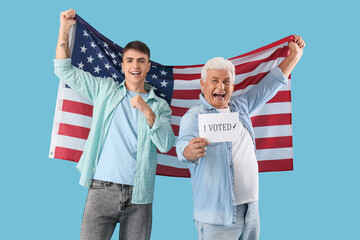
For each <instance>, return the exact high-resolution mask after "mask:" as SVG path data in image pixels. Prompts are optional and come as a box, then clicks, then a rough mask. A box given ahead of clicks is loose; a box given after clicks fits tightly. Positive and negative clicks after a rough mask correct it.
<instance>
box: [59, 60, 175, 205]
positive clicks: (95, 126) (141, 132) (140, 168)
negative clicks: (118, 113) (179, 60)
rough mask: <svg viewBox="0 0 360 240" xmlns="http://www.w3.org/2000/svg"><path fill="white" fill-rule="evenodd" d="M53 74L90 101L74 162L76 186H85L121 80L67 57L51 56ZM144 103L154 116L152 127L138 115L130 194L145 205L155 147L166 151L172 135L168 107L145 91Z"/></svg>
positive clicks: (117, 100)
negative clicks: (103, 75)
mask: <svg viewBox="0 0 360 240" xmlns="http://www.w3.org/2000/svg"><path fill="white" fill-rule="evenodd" d="M54 66H55V74H56V75H57V76H58V77H59V78H60V80H61V81H63V82H65V83H66V84H67V85H69V86H70V87H71V89H73V90H75V91H77V92H78V93H80V94H82V95H84V96H86V97H88V98H89V99H90V100H91V101H92V102H93V104H94V108H93V119H92V124H91V130H90V133H89V136H88V139H87V141H86V144H85V148H84V151H83V154H82V156H81V158H80V160H79V162H78V164H77V166H76V167H77V168H78V169H79V171H80V173H81V177H80V185H82V186H84V187H87V188H88V187H89V186H90V183H91V180H92V178H93V175H94V173H95V168H96V165H97V161H98V159H99V153H100V149H101V147H102V145H103V143H104V140H105V137H106V134H107V132H108V130H109V126H110V123H111V121H112V119H113V116H114V113H115V110H116V107H117V105H118V104H119V103H120V102H121V101H122V99H123V98H124V96H125V95H126V88H125V85H124V82H122V83H121V84H120V83H118V82H116V81H114V80H113V79H112V78H100V77H94V76H92V75H91V74H90V73H89V72H85V71H83V70H81V69H78V68H76V67H74V66H72V65H71V59H70V58H67V59H54ZM146 103H147V104H148V105H149V107H150V108H151V109H152V111H153V112H154V114H155V115H156V118H155V122H154V125H153V126H152V128H150V127H149V125H148V124H147V121H146V118H145V115H144V114H139V115H138V126H137V127H138V136H137V154H136V169H135V178H134V188H133V194H132V203H133V204H147V203H151V202H152V201H153V199H154V184H155V173H156V164H157V152H156V148H157V149H158V150H159V151H160V152H167V151H169V150H170V149H171V147H172V146H173V145H174V142H175V137H174V133H173V131H172V128H171V109H170V107H169V105H168V104H167V102H166V101H165V100H164V99H162V98H159V97H157V96H156V95H155V93H154V91H153V89H151V90H150V92H149V97H148V98H147V100H146Z"/></svg>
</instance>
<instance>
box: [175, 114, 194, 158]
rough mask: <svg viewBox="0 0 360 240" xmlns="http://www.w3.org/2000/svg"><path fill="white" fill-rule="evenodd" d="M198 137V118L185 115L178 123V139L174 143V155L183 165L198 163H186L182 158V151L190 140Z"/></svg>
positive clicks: (192, 115)
mask: <svg viewBox="0 0 360 240" xmlns="http://www.w3.org/2000/svg"><path fill="white" fill-rule="evenodd" d="M196 137H199V128H198V118H197V116H196V115H195V114H193V113H189V112H188V113H186V114H185V115H184V116H183V117H182V119H181V122H180V130H179V137H178V140H177V142H176V153H177V156H178V158H179V160H180V161H181V162H183V163H191V164H198V161H199V160H197V161H195V162H192V161H188V160H187V159H186V158H185V156H184V150H185V148H186V147H187V146H188V145H189V142H190V140H191V139H193V138H196Z"/></svg>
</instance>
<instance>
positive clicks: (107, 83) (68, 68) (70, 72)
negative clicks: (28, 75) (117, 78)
mask: <svg viewBox="0 0 360 240" xmlns="http://www.w3.org/2000/svg"><path fill="white" fill-rule="evenodd" d="M54 67H55V74H56V76H58V77H59V78H60V80H61V81H63V82H64V83H66V84H67V85H68V86H69V87H70V88H71V89H73V90H75V91H76V92H78V93H80V94H81V95H83V96H85V97H88V98H89V99H90V100H91V101H95V100H96V98H97V96H98V95H99V92H100V89H101V88H104V87H105V88H106V87H107V88H111V87H112V86H113V85H114V84H115V82H114V81H113V80H112V79H111V78H100V77H94V76H93V75H91V74H90V73H89V72H85V71H83V70H81V69H78V68H76V67H74V66H72V65H71V58H66V59H54Z"/></svg>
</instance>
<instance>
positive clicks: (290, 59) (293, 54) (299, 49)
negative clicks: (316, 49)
mask: <svg viewBox="0 0 360 240" xmlns="http://www.w3.org/2000/svg"><path fill="white" fill-rule="evenodd" d="M294 38H295V39H294V40H293V41H290V42H289V50H290V54H289V55H288V56H287V57H286V58H285V59H284V61H282V62H281V63H280V64H279V66H278V67H279V68H280V70H281V71H282V72H283V74H284V75H285V76H286V77H287V78H288V77H289V75H290V73H291V71H292V70H293V69H294V67H295V66H296V64H297V63H298V62H299V60H300V58H301V56H302V54H303V49H304V47H305V42H304V40H303V39H302V38H301V37H300V36H297V35H294Z"/></svg>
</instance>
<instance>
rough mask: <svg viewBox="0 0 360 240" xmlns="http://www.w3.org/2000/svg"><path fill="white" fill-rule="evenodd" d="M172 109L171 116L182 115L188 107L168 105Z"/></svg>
mask: <svg viewBox="0 0 360 240" xmlns="http://www.w3.org/2000/svg"><path fill="white" fill-rule="evenodd" d="M170 108H171V111H172V114H171V115H172V116H177V117H182V116H184V114H185V113H186V112H187V111H188V110H189V108H182V107H175V106H170Z"/></svg>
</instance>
